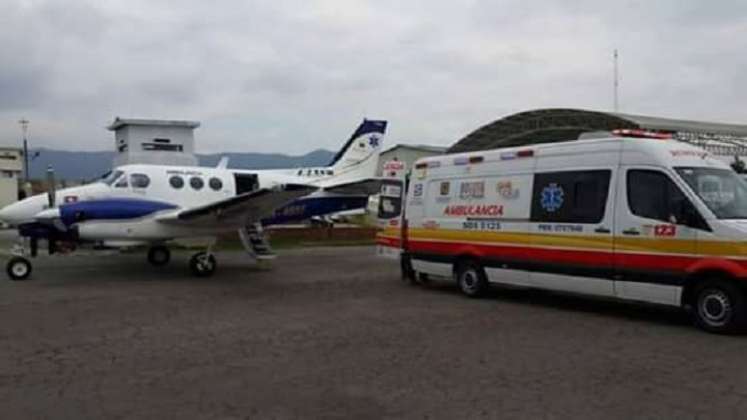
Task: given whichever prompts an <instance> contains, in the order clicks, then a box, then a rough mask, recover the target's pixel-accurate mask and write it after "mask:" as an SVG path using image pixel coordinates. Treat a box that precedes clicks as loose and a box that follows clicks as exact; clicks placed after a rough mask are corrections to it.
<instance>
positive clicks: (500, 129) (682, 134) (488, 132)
mask: <svg viewBox="0 0 747 420" xmlns="http://www.w3.org/2000/svg"><path fill="white" fill-rule="evenodd" d="M625 129H627V130H644V131H646V132H653V133H659V134H663V135H669V136H671V137H672V138H674V139H677V140H680V141H684V142H688V143H692V144H695V145H697V146H699V147H702V148H704V149H706V150H708V151H709V152H711V153H712V154H713V155H715V156H717V157H719V158H721V159H722V160H724V161H725V162H727V163H730V164H733V163H735V162H740V161H741V162H744V161H745V160H747V125H743V124H724V123H715V122H705V121H691V120H681V119H672V118H659V117H649V116H642V115H630V114H619V113H609V112H600V111H589V110H582V109H539V110H532V111H526V112H520V113H517V114H513V115H509V116H507V117H504V118H501V119H499V120H496V121H494V122H491V123H490V124H487V125H484V126H482V127H480V128H478V129H477V130H475V131H473V132H472V133H470V134H468V135H467V136H465V137H464V138H462V139H461V140H459V141H458V142H456V143H455V144H454V145H453V146H451V148H449V150H448V153H458V152H468V151H474V150H487V149H495V148H499V147H509V146H520V145H526V144H535V143H547V142H553V141H567V140H575V139H578V138H579V137H581V136H582V135H588V133H592V132H610V131H613V130H625ZM737 166H739V164H737Z"/></svg>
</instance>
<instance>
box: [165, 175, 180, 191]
mask: <svg viewBox="0 0 747 420" xmlns="http://www.w3.org/2000/svg"><path fill="white" fill-rule="evenodd" d="M169 184H171V186H172V187H174V188H175V189H177V190H180V189H182V187H184V179H183V178H182V177H180V176H179V175H174V176H172V177H171V178H169Z"/></svg>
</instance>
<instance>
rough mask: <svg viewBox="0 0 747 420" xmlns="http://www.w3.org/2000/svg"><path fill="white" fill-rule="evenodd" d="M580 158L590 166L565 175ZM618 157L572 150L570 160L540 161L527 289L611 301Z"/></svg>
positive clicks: (533, 212) (533, 204) (536, 180)
mask: <svg viewBox="0 0 747 420" xmlns="http://www.w3.org/2000/svg"><path fill="white" fill-rule="evenodd" d="M579 155H582V156H584V161H585V162H594V163H595V165H594V166H581V167H578V166H577V167H574V169H573V170H568V169H567V168H568V164H567V161H568V160H569V159H574V158H575V159H578V156H579ZM617 157H618V154H616V153H610V152H606V153H599V154H595V153H594V152H593V151H589V152H588V153H584V152H583V151H579V150H574V153H573V156H570V155H568V156H562V155H560V154H559V155H556V156H552V157H547V158H541V159H539V162H538V165H537V172H536V173H535V177H534V189H533V195H532V212H531V220H530V233H531V235H532V251H531V252H532V256H533V260H532V262H531V264H529V265H528V266H527V269H528V270H529V271H530V273H531V274H530V282H531V285H532V286H534V287H538V288H543V289H551V290H562V291H569V292H576V293H585V294H592V295H600V296H614V282H613V276H614V256H613V235H612V232H613V228H614V226H613V222H614V198H615V185H616V181H615V179H616V175H617V174H616V173H617V171H616V167H617ZM605 161H606V162H605Z"/></svg>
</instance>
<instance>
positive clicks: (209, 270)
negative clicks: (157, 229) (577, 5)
mask: <svg viewBox="0 0 747 420" xmlns="http://www.w3.org/2000/svg"><path fill="white" fill-rule="evenodd" d="M213 245H214V244H211V245H209V246H208V247H207V250H205V251H200V252H198V253H196V254H194V255H192V257H191V258H190V259H189V270H190V271H191V272H192V274H194V275H195V276H197V277H210V276H212V275H213V273H215V269H216V268H217V267H218V263H217V262H216V260H215V256H214V255H213V252H212V249H213ZM169 261H171V251H169V249H168V248H167V247H165V246H163V245H154V246H152V247H151V248H150V249H149V250H148V262H149V263H150V264H151V265H153V266H155V267H161V266H164V265H166V264H168V263H169Z"/></svg>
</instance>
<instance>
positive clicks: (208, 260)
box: [189, 252, 217, 277]
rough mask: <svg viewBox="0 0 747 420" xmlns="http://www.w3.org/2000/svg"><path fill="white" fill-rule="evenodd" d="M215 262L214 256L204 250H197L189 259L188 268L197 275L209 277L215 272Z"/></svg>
mask: <svg viewBox="0 0 747 420" xmlns="http://www.w3.org/2000/svg"><path fill="white" fill-rule="evenodd" d="M216 266H217V263H216V261H215V257H214V256H213V255H212V254H211V255H208V254H207V253H206V252H198V253H196V254H195V255H193V256H192V258H190V260H189V269H190V270H192V274H194V275H195V276H197V277H210V276H212V275H213V273H214V272H215V268H216Z"/></svg>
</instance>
